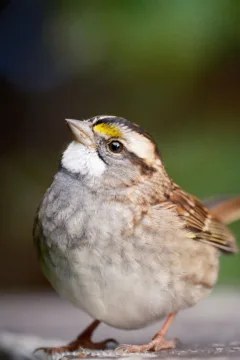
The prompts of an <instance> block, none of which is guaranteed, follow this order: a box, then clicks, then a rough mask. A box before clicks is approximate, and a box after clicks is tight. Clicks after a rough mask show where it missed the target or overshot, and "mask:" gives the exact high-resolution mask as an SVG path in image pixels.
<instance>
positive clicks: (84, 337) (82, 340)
mask: <svg viewBox="0 0 240 360" xmlns="http://www.w3.org/2000/svg"><path fill="white" fill-rule="evenodd" d="M99 324H100V321H99V320H94V321H93V322H92V323H91V324H90V325H89V326H88V327H87V328H86V329H85V330H84V331H83V332H82V333H81V334H80V335H79V336H78V337H77V338H76V339H75V340H74V341H72V342H70V343H69V344H68V345H65V346H59V347H41V348H37V349H36V350H35V351H34V352H36V351H39V350H43V351H44V352H45V353H47V354H48V355H53V354H56V353H64V352H73V351H77V350H79V349H81V348H87V349H101V350H104V349H106V348H107V344H108V343H109V342H114V343H116V344H117V342H116V340H114V339H106V340H104V341H101V342H96V343H95V342H93V341H92V334H93V332H94V331H95V329H96V328H97V327H98V325H99Z"/></svg>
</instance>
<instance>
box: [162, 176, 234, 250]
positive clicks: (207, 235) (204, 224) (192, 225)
mask: <svg viewBox="0 0 240 360" xmlns="http://www.w3.org/2000/svg"><path fill="white" fill-rule="evenodd" d="M167 197H168V199H167V201H166V203H165V205H167V206H168V207H169V208H173V209H175V210H176V211H177V212H178V214H179V216H181V217H182V218H183V220H184V222H185V226H186V228H187V229H189V232H190V237H192V238H193V239H194V240H199V241H202V242H205V243H209V244H211V245H213V246H216V247H218V248H219V249H220V250H222V251H224V252H228V253H234V252H237V245H236V241H235V238H234V236H233V234H232V233H231V231H230V230H229V229H228V228H227V227H226V225H224V224H223V223H222V222H221V221H220V220H219V219H218V218H217V217H216V216H214V215H213V214H211V212H210V211H209V210H208V209H207V208H206V207H205V206H204V205H203V204H202V203H201V201H200V200H198V199H197V198H195V197H194V196H192V195H190V194H187V193H186V192H185V191H183V190H182V189H181V188H180V187H179V186H178V185H176V184H175V183H173V184H172V187H171V191H170V192H169V194H168V196H167Z"/></svg>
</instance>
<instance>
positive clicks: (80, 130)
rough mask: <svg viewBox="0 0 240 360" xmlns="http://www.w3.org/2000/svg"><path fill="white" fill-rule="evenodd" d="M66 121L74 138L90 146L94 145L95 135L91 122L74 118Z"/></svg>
mask: <svg viewBox="0 0 240 360" xmlns="http://www.w3.org/2000/svg"><path fill="white" fill-rule="evenodd" d="M65 121H66V123H67V125H68V127H69V129H70V130H71V132H72V134H73V137H74V140H76V141H77V142H79V143H81V144H83V145H85V146H88V147H89V146H94V136H93V131H92V129H91V124H90V123H87V122H86V121H80V120H73V119H65Z"/></svg>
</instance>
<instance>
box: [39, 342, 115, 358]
mask: <svg viewBox="0 0 240 360" xmlns="http://www.w3.org/2000/svg"><path fill="white" fill-rule="evenodd" d="M110 342H111V343H114V344H116V345H117V344H118V343H117V342H116V340H115V339H106V340H104V341H101V342H93V341H92V340H91V339H89V338H80V339H77V340H75V341H73V342H72V343H70V344H68V345H65V346H59V347H40V348H37V349H36V350H35V351H34V353H35V352H37V351H40V350H41V351H43V352H44V353H46V354H47V355H54V354H59V353H72V352H74V351H79V350H81V349H82V348H85V349H95V350H105V349H107V347H108V344H109V343H110Z"/></svg>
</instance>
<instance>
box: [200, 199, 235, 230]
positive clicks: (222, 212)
mask: <svg viewBox="0 0 240 360" xmlns="http://www.w3.org/2000/svg"><path fill="white" fill-rule="evenodd" d="M204 204H205V205H206V206H207V207H208V208H209V209H210V211H211V213H212V214H213V215H214V216H215V217H217V218H218V219H219V220H220V221H221V222H223V223H224V224H226V225H227V224H230V223H232V222H234V221H237V220H240V196H238V197H231V198H230V197H228V198H226V197H222V198H218V199H215V200H211V199H210V200H206V201H204Z"/></svg>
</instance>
